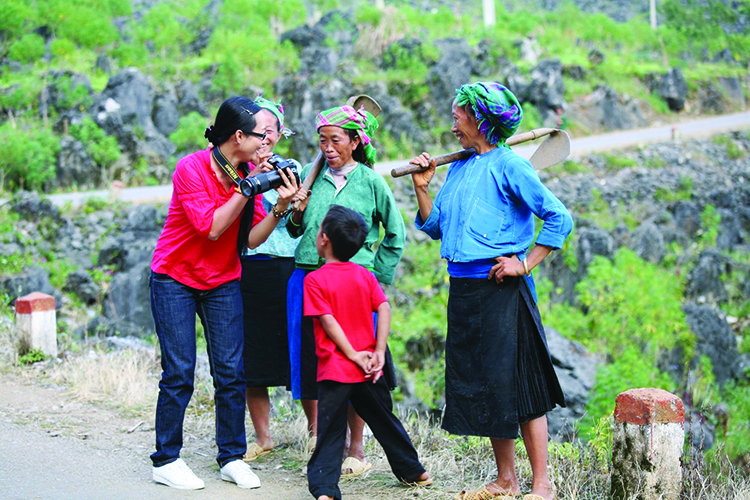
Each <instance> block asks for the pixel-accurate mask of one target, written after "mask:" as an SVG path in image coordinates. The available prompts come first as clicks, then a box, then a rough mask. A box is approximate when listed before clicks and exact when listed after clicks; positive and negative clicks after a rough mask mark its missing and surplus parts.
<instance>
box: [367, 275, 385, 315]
mask: <svg viewBox="0 0 750 500" xmlns="http://www.w3.org/2000/svg"><path fill="white" fill-rule="evenodd" d="M367 275H368V276H369V279H370V298H371V300H372V310H373V312H374V311H377V310H378V306H380V304H382V303H383V302H388V298H387V297H386V296H385V293H384V292H383V289H382V288H380V283H378V279H377V278H376V277H375V275H374V274H372V273H371V272H369V271H368V272H367Z"/></svg>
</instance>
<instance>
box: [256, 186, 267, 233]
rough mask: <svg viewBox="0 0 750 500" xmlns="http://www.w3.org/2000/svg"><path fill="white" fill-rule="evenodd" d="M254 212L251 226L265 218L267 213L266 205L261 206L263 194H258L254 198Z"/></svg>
mask: <svg viewBox="0 0 750 500" xmlns="http://www.w3.org/2000/svg"><path fill="white" fill-rule="evenodd" d="M254 199H255V213H253V227H255V225H256V224H257V223H258V222H260V221H262V220H263V219H265V218H266V215H268V212H266V207H264V206H263V195H262V194H259V195H258V196H256V197H255V198H254Z"/></svg>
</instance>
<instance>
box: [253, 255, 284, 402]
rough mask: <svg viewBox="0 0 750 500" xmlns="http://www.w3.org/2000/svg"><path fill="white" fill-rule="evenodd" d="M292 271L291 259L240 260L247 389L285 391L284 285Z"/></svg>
mask: <svg viewBox="0 0 750 500" xmlns="http://www.w3.org/2000/svg"><path fill="white" fill-rule="evenodd" d="M293 271H294V258H292V257H289V258H286V257H279V258H274V259H252V258H249V259H248V258H243V259H242V279H241V281H240V289H241V291H242V303H243V307H244V313H245V314H244V328H245V346H244V349H243V362H244V364H245V379H246V382H247V386H248V387H275V386H284V387H286V388H287V389H289V377H290V370H289V342H288V340H287V338H288V337H287V326H286V321H287V319H286V308H287V307H286V306H287V304H286V301H287V298H286V286H287V281H289V277H290V276H291V275H292V272H293Z"/></svg>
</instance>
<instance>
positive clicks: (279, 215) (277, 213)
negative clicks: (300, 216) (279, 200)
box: [271, 205, 291, 219]
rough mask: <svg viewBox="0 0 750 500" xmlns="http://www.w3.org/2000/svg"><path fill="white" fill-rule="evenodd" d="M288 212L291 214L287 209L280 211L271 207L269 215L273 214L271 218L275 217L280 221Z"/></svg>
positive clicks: (275, 207)
mask: <svg viewBox="0 0 750 500" xmlns="http://www.w3.org/2000/svg"><path fill="white" fill-rule="evenodd" d="M289 212H291V210H290V209H288V208H287V209H286V210H283V211H280V210H279V208H278V207H277V206H276V205H274V206H273V207H271V213H273V216H274V217H276V218H277V219H281V218H282V217H284V216H285V215H287V214H289Z"/></svg>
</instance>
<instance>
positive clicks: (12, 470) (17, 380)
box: [0, 369, 453, 500]
mask: <svg viewBox="0 0 750 500" xmlns="http://www.w3.org/2000/svg"><path fill="white" fill-rule="evenodd" d="M39 380H43V379H36V378H34V377H30V376H26V375H23V376H21V375H19V373H18V372H17V371H13V370H2V369H0V498H3V499H8V500H10V499H12V500H16V499H18V500H21V499H23V500H28V499H53V498H54V499H63V498H75V499H107V498H112V499H125V500H129V499H133V500H146V499H178V498H179V499H191V498H192V499H199V498H200V499H214V498H221V499H240V498H242V499H260V498H263V499H285V500H287V499H288V500H297V499H310V498H312V496H311V495H310V494H309V493H308V491H307V480H306V478H305V477H304V476H303V475H302V472H301V468H300V466H299V465H300V464H299V463H293V464H290V463H288V462H286V463H285V457H284V453H283V452H278V453H273V454H271V455H269V456H268V457H264V458H263V459H261V461H259V462H256V463H255V464H254V465H253V469H254V470H255V472H256V473H257V474H258V476H259V477H260V479H261V482H262V487H261V488H259V489H252V490H243V489H240V488H238V487H237V486H235V485H234V484H232V483H228V482H225V481H222V480H221V479H220V477H219V467H218V465H217V464H216V461H215V459H214V457H215V454H216V448H215V445H214V444H213V436H210V435H208V434H211V433H210V432H208V433H206V434H207V435H205V436H201V435H195V434H191V433H190V432H187V429H186V443H185V447H184V449H183V453H182V458H183V459H184V460H185V461H186V462H187V463H188V464H189V465H190V467H191V468H192V469H193V471H194V472H195V473H196V474H197V475H198V476H199V477H200V478H201V479H203V480H204V481H205V484H206V487H205V489H203V490H198V491H181V490H174V489H172V488H168V487H166V486H163V485H160V484H157V483H154V482H153V481H152V480H151V462H150V460H149V455H150V454H151V453H152V451H153V446H154V431H153V422H152V421H151V420H149V421H148V422H146V421H144V418H143V417H142V416H132V417H129V416H128V415H125V414H122V413H121V412H120V411H118V410H116V409H113V408H111V407H109V405H102V404H88V403H80V402H77V401H75V400H73V399H72V397H71V395H70V394H69V393H68V392H67V391H66V390H65V389H64V388H62V387H59V386H55V385H52V384H44V383H42V382H40V381H39ZM196 434H200V433H196ZM341 488H342V492H343V494H344V497H345V498H346V499H362V500H364V499H374V498H414V497H425V496H426V497H429V498H436V497H439V498H452V496H453V494H448V493H447V492H445V496H443V493H442V492H439V491H436V490H434V489H432V488H431V490H432V491H430V492H429V493H428V494H426V495H425V493H427V492H426V491H424V490H422V491H419V489H417V490H415V489H410V488H404V487H401V486H399V485H398V484H397V482H396V480H395V478H393V476H392V475H390V471H388V470H374V471H373V473H372V475H371V476H370V477H368V478H367V479H357V480H349V481H345V482H342V484H341Z"/></svg>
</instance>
